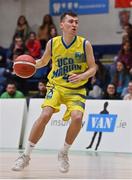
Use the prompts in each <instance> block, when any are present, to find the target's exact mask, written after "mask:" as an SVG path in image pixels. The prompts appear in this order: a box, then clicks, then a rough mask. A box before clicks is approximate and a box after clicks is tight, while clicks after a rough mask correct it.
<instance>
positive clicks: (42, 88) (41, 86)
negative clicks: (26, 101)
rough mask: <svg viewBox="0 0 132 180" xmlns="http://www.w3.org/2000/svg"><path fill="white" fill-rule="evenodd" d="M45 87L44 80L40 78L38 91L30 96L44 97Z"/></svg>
mask: <svg viewBox="0 0 132 180" xmlns="http://www.w3.org/2000/svg"><path fill="white" fill-rule="evenodd" d="M46 92H47V89H46V86H45V82H44V81H43V80H40V81H39V82H38V93H37V94H35V95H34V96H32V98H45V95H46Z"/></svg>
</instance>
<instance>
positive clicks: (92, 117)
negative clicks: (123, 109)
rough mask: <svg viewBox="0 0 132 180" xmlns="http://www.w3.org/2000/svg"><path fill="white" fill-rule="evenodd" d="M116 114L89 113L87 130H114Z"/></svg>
mask: <svg viewBox="0 0 132 180" xmlns="http://www.w3.org/2000/svg"><path fill="white" fill-rule="evenodd" d="M116 119H117V115H116V114H89V116H88V124H87V129H86V131H94V132H114V129H115V125H116Z"/></svg>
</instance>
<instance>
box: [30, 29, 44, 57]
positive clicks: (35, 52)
mask: <svg viewBox="0 0 132 180" xmlns="http://www.w3.org/2000/svg"><path fill="white" fill-rule="evenodd" d="M26 48H27V53H28V54H29V55H30V56H32V57H33V58H35V59H37V58H40V56H41V44H40V41H39V40H37V38H36V33H35V32H30V35H29V38H28V40H27V42H26Z"/></svg>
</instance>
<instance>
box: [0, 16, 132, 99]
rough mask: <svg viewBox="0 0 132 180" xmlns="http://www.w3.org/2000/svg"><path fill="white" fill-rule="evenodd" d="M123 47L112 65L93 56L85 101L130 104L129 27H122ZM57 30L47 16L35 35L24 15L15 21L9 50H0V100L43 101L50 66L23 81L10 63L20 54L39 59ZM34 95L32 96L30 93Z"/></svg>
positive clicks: (131, 31)
mask: <svg viewBox="0 0 132 180" xmlns="http://www.w3.org/2000/svg"><path fill="white" fill-rule="evenodd" d="M123 30H124V33H123V35H122V44H121V48H120V50H119V51H118V52H117V54H116V55H115V57H114V59H113V62H112V63H111V64H104V63H102V61H101V59H99V58H98V57H96V56H95V60H96V64H97V73H96V75H95V76H94V77H92V78H91V79H90V80H89V82H88V83H87V85H86V88H87V99H120V100H121V99H124V100H132V24H131V23H128V24H124V26H123ZM57 35H58V33H57V28H56V25H55V23H54V22H53V19H52V17H51V16H50V15H49V14H46V15H44V17H43V19H42V24H41V25H40V26H39V28H38V31H37V32H34V31H33V30H32V29H31V27H30V25H29V23H28V20H27V19H26V17H25V16H24V15H21V16H20V17H18V20H17V24H16V28H15V30H14V34H13V36H12V42H11V44H10V47H9V48H8V49H6V50H5V49H4V48H3V47H2V46H0V98H27V99H29V98H44V97H45V95H46V83H47V75H48V73H49V71H50V69H51V65H52V64H51V62H50V63H49V64H48V65H47V66H46V67H43V68H40V69H39V70H37V72H36V73H35V74H34V75H33V77H31V78H28V79H22V78H20V77H18V76H16V75H15V74H14V72H13V69H12V65H13V61H14V60H15V59H16V58H17V57H18V56H19V55H22V54H29V55H31V56H32V57H33V58H35V59H38V58H40V57H41V56H42V54H43V52H44V51H45V47H46V43H47V41H48V40H49V39H51V38H53V37H55V36H57ZM31 92H35V93H31Z"/></svg>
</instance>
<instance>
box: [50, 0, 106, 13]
mask: <svg viewBox="0 0 132 180" xmlns="http://www.w3.org/2000/svg"><path fill="white" fill-rule="evenodd" d="M108 2H109V1H108V0H92V1H91V0H67V1H62V0H50V4H49V5H50V14H51V15H52V16H56V15H60V14H62V13H63V12H66V11H73V12H76V13H77V14H78V15H83V14H100V13H101V14H102V13H108Z"/></svg>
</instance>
